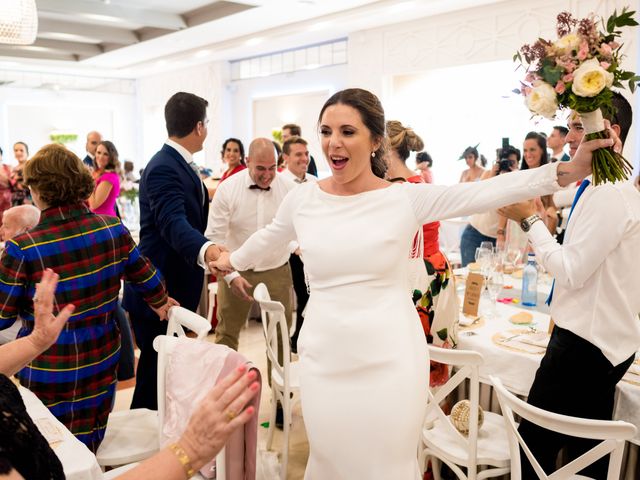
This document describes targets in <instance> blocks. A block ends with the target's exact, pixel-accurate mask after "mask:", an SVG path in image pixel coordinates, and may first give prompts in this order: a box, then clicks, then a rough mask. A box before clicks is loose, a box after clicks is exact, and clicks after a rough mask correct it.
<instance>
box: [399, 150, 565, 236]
mask: <svg viewBox="0 0 640 480" xmlns="http://www.w3.org/2000/svg"><path fill="white" fill-rule="evenodd" d="M557 168H558V163H553V164H550V165H544V166H542V167H539V168H533V169H530V170H524V171H520V172H512V173H507V174H503V175H498V176H497V177H493V178H490V179H487V180H483V181H481V182H469V183H459V184H457V185H452V186H442V185H430V184H410V183H406V184H404V185H403V186H404V187H405V188H406V189H407V192H408V193H409V197H410V202H411V205H412V207H413V210H414V213H415V215H416V219H417V220H418V223H420V224H424V223H428V222H433V221H435V220H444V219H447V218H453V217H459V216H463V215H470V214H472V213H482V212H486V211H488V210H493V209H496V208H499V207H502V206H505V205H509V204H511V203H515V202H520V201H523V200H528V199H530V198H534V197H538V196H540V195H548V194H550V193H553V192H555V191H556V190H558V189H559V188H560V185H558V182H557Z"/></svg>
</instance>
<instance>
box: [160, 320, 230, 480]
mask: <svg viewBox="0 0 640 480" xmlns="http://www.w3.org/2000/svg"><path fill="white" fill-rule="evenodd" d="M189 313H191V314H192V315H196V314H194V313H193V312H189ZM196 316H197V317H198V318H200V319H202V320H204V321H206V319H204V318H202V317H200V316H199V315H196ZM199 323H202V322H199ZM178 327H179V328H180V326H179V325H178ZM202 328H204V324H203V325H202ZM167 333H168V332H167ZM178 336H182V335H178ZM176 343H177V338H175V337H173V336H172V335H159V336H157V337H156V338H155V339H154V340H153V348H155V350H156V351H157V352H158V391H159V392H163V393H164V392H165V391H166V382H165V379H166V376H165V372H166V369H167V365H168V364H169V361H170V359H171V355H172V353H173V351H174V348H175V346H176ZM212 346H215V345H212ZM218 347H219V345H218ZM165 410H166V395H158V431H157V435H158V438H161V435H162V425H164V413H165ZM224 457H225V449H224V448H223V449H222V450H220V452H219V453H218V455H217V456H216V479H217V480H224V479H225V478H226V467H225V458H224ZM192 478H195V479H202V478H204V477H202V476H201V475H200V474H199V473H198V474H196V475H195V476H194V477H192Z"/></svg>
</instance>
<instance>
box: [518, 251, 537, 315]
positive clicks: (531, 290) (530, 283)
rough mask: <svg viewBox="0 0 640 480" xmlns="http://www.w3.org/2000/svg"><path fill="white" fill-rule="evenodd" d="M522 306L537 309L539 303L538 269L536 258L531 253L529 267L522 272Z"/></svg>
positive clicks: (528, 261)
mask: <svg viewBox="0 0 640 480" xmlns="http://www.w3.org/2000/svg"><path fill="white" fill-rule="evenodd" d="M520 300H521V302H522V305H524V306H525V307H535V306H536V304H537V303H538V269H537V268H536V256H535V254H534V253H530V254H529V257H528V259H527V265H526V266H525V267H524V271H523V272H522V297H521V298H520Z"/></svg>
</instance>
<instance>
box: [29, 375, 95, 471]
mask: <svg viewBox="0 0 640 480" xmlns="http://www.w3.org/2000/svg"><path fill="white" fill-rule="evenodd" d="M19 391H20V395H21V396H22V401H23V402H24V404H25V406H26V408H27V412H28V413H29V416H30V417H31V419H32V420H33V421H34V423H35V424H36V425H37V424H38V420H39V419H47V420H48V421H49V422H51V423H50V424H53V425H55V426H56V427H57V429H59V431H60V432H62V438H63V439H62V441H61V442H57V443H54V444H53V445H51V448H52V449H53V451H54V452H55V454H56V455H57V456H58V458H59V459H60V463H62V467H63V468H64V474H65V476H66V478H67V480H102V471H101V470H100V466H99V465H98V462H97V460H96V457H95V455H94V454H93V453H91V451H90V450H89V449H88V448H87V447H86V446H85V445H84V444H83V443H82V442H80V441H79V440H78V439H76V437H74V436H73V435H72V434H71V432H70V431H69V430H67V428H66V427H65V426H64V425H63V424H62V423H60V422H59V421H58V420H57V419H56V417H54V416H53V414H52V413H51V412H50V411H49V409H48V408H47V407H45V406H44V404H43V403H42V402H41V401H40V400H39V399H38V397H36V396H35V395H34V394H33V392H31V391H30V390H29V389H27V388H24V387H19Z"/></svg>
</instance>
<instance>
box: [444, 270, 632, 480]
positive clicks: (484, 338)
mask: <svg viewBox="0 0 640 480" xmlns="http://www.w3.org/2000/svg"><path fill="white" fill-rule="evenodd" d="M455 273H456V278H457V280H458V282H457V288H458V294H459V296H460V298H461V303H462V296H463V295H464V278H466V273H467V271H466V269H458V270H456V271H455ZM461 279H462V280H463V281H462V282H461V281H459V280H461ZM521 281H522V280H521V279H520V278H514V277H512V276H510V275H505V282H504V283H505V285H506V286H511V287H512V288H509V289H503V290H502V292H501V293H500V294H499V296H498V299H503V302H501V301H499V302H497V304H496V315H495V317H494V318H488V317H489V314H490V312H491V308H490V307H491V303H490V300H489V299H488V297H487V296H486V294H485V295H482V297H481V300H480V308H479V314H480V315H479V320H478V321H477V322H475V323H473V324H471V325H468V326H466V327H465V326H462V325H461V326H460V328H459V333H458V348H459V349H463V350H473V351H476V352H479V353H481V354H482V356H483V357H484V361H485V363H484V365H483V366H482V367H481V368H480V372H479V373H480V381H481V382H482V383H483V384H486V386H484V387H482V386H481V405H482V406H483V408H485V409H488V410H493V411H499V407H498V405H497V402H496V398H495V394H494V393H493V392H492V388H491V387H490V385H491V383H490V381H489V375H495V376H497V377H499V378H500V379H501V380H502V382H503V383H504V385H505V387H506V388H507V389H508V390H510V391H511V392H513V393H514V394H516V395H520V396H522V397H526V395H527V394H528V392H529V389H530V387H531V384H532V383H533V380H534V377H535V373H536V370H537V369H538V366H539V365H540V361H541V360H542V356H543V354H544V348H543V347H538V348H537V349H536V348H535V346H531V348H529V346H527V345H526V344H525V345H524V346H523V345H522V344H520V343H515V344H512V342H510V341H508V342H504V340H503V339H508V338H511V337H512V336H514V335H516V334H517V332H522V333H523V334H524V335H527V334H531V335H537V336H543V335H545V332H548V328H549V321H550V316H549V310H548V307H547V306H546V305H545V304H544V303H543V302H544V299H545V298H546V297H547V295H548V293H549V290H550V287H551V279H550V278H549V277H548V276H546V274H542V275H541V279H540V280H539V282H538V306H536V307H532V308H528V307H523V306H522V305H521V304H519V303H513V302H506V301H504V299H505V298H514V299H516V301H517V299H519V297H520V289H519V287H520V284H521ZM523 311H526V312H529V313H530V314H531V315H532V316H533V321H532V322H531V323H530V324H528V325H515V324H513V323H511V321H510V318H511V317H512V316H513V315H514V314H517V313H520V312H523ZM461 318H462V319H463V323H468V322H464V317H463V316H462V314H461ZM529 327H531V328H529ZM534 330H535V332H534ZM501 340H502V341H501ZM521 347H522V348H523V350H521V349H520V348H521ZM524 350H529V351H524ZM631 370H634V371H635V372H637V373H631ZM613 418H614V419H615V420H624V421H626V422H629V423H633V424H634V425H636V426H638V429H639V432H640V353H639V354H637V355H636V362H635V364H634V365H633V366H632V367H631V368H630V370H629V372H628V373H627V374H626V375H625V376H624V377H623V379H622V380H621V381H620V382H619V383H618V385H617V388H616V399H615V407H614V414H613ZM631 443H632V444H633V445H629V448H627V457H626V459H625V464H624V465H623V469H624V472H623V476H622V477H621V478H626V479H629V480H630V479H636V478H639V477H638V476H637V475H638V463H637V457H638V451H639V449H638V446H640V433H639V434H637V435H636V437H635V438H634V439H632V440H631Z"/></svg>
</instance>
